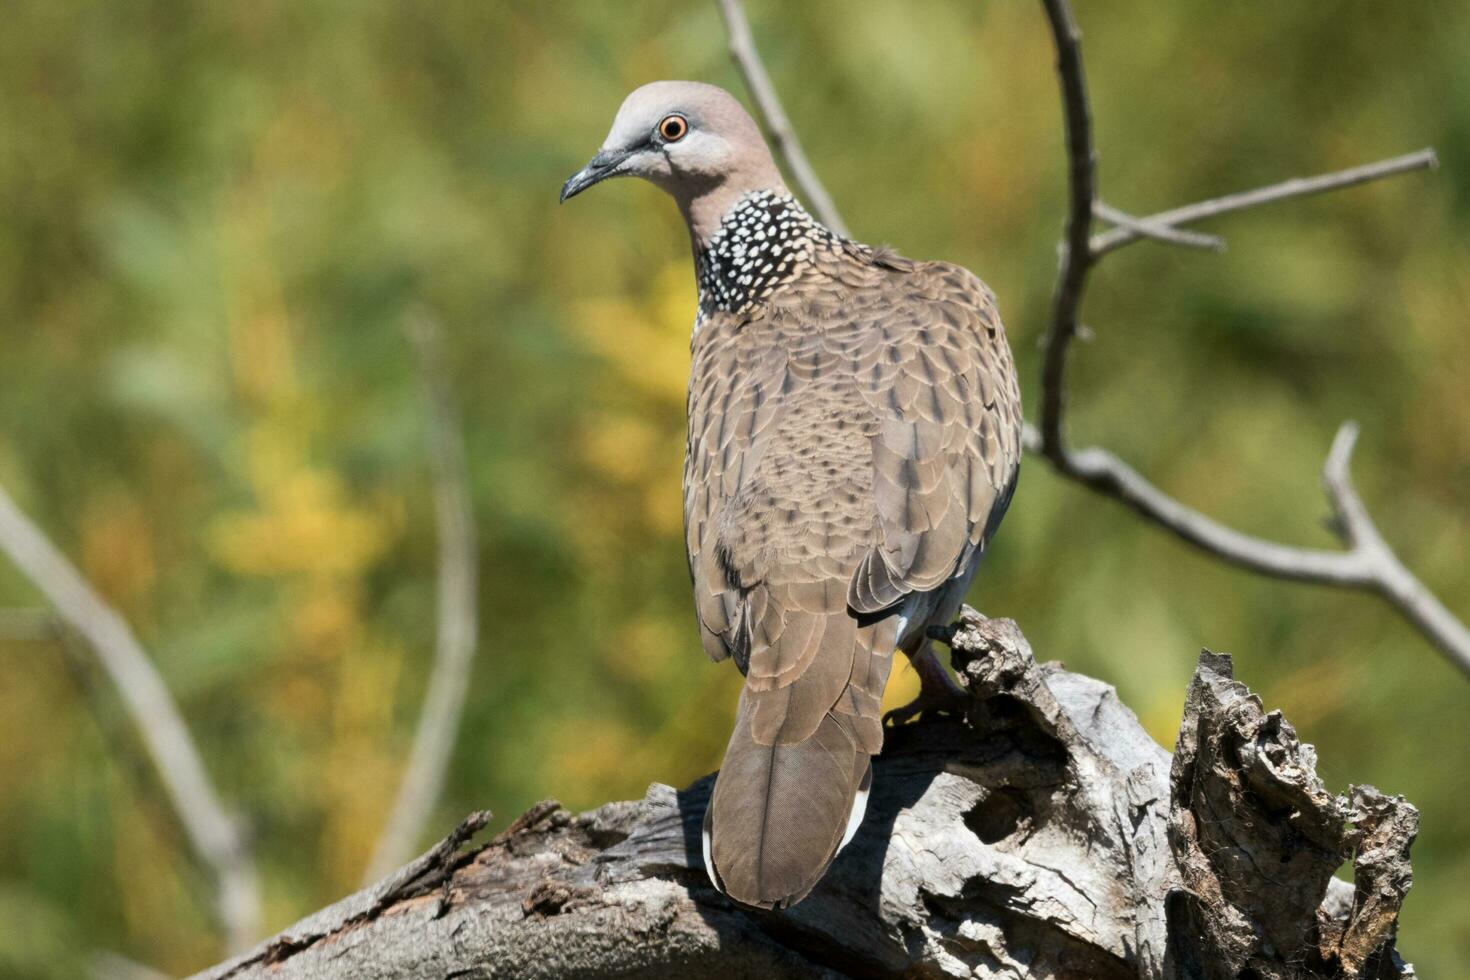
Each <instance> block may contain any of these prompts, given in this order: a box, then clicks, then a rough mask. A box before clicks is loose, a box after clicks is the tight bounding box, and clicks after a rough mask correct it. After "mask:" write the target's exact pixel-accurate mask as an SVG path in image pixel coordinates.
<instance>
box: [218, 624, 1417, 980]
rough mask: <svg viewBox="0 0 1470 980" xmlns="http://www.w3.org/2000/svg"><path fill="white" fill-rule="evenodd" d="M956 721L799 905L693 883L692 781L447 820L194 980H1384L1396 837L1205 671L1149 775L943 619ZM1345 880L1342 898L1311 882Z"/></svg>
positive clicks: (1387, 809) (1062, 675) (1402, 865)
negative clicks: (772, 908)
mask: <svg viewBox="0 0 1470 980" xmlns="http://www.w3.org/2000/svg"><path fill="white" fill-rule="evenodd" d="M950 632H951V635H949V636H948V637H947V639H948V640H949V642H950V644H951V647H952V650H953V651H954V663H955V667H956V669H957V671H958V672H959V675H960V679H961V682H962V683H963V684H965V686H966V687H967V688H968V689H969V691H970V692H971V694H972V701H971V703H970V707H969V712H968V717H967V718H965V719H963V720H957V719H939V720H926V721H923V722H920V723H918V724H914V725H908V726H905V727H902V728H898V729H894V730H892V731H890V733H889V736H888V744H887V746H886V747H885V749H884V752H883V755H882V756H881V757H880V758H879V759H878V760H877V763H876V773H875V778H874V785H873V796H872V798H871V800H870V801H869V805H868V815H867V819H866V821H865V822H864V824H863V827H862V829H861V830H860V831H859V833H858V835H857V837H856V838H855V839H854V840H853V842H852V844H851V845H850V846H849V847H848V848H847V849H846V850H845V851H844V852H843V853H842V855H841V856H840V857H839V859H838V861H837V862H836V863H835V864H834V865H833V867H832V870H831V871H830V872H829V874H828V876H827V878H826V879H825V880H824V881H823V883H822V884H821V885H820V886H819V887H818V889H817V890H816V891H815V892H813V893H812V895H811V896H810V897H809V898H808V899H807V900H806V901H804V902H802V903H801V904H800V905H798V906H796V907H795V908H793V909H789V910H786V911H784V912H779V913H762V912H754V911H750V910H746V909H742V908H739V907H737V906H735V905H733V904H731V903H730V902H729V901H728V900H726V899H725V898H723V897H722V896H720V895H719V894H718V893H716V892H715V891H714V890H713V889H712V888H711V887H710V885H709V882H708V881H707V879H706V878H705V874H704V870H703V865H702V862H701V857H700V836H699V831H700V826H701V822H702V820H703V814H704V807H705V804H706V802H707V800H708V796H709V791H710V786H711V782H712V780H711V779H710V778H709V777H706V778H705V779H702V780H699V781H698V782H696V783H694V784H693V785H691V786H689V787H688V788H686V789H684V790H677V791H676V790H675V789H673V788H672V787H669V786H663V785H659V784H655V785H654V786H652V787H651V788H650V789H649V791H648V794H647V795H646V796H645V797H644V798H643V799H642V800H637V801H628V802H620V803H609V804H607V805H605V806H602V807H599V808H598V809H596V810H592V811H589V812H587V813H582V814H577V815H573V814H571V813H568V812H567V811H565V810H563V809H562V808H561V807H559V806H558V805H556V804H555V803H554V802H550V801H548V802H547V803H544V804H540V805H538V806H537V807H533V808H532V809H531V810H530V811H528V812H527V813H526V814H524V815H522V816H521V817H520V818H518V819H517V820H516V821H515V822H514V823H513V824H512V825H511V826H510V827H509V828H507V829H506V830H505V831H504V832H502V833H501V834H500V835H499V836H497V837H495V838H494V839H493V840H491V841H490V842H489V843H487V844H485V845H483V846H480V847H476V848H469V849H466V848H465V846H464V845H465V844H466V842H467V841H468V840H469V838H470V837H472V836H473V834H474V833H475V832H476V831H477V830H479V829H480V828H481V827H483V826H484V823H485V822H486V820H487V819H488V817H487V815H485V814H483V813H481V814H474V815H472V816H471V817H470V818H469V819H468V820H466V822H465V823H463V824H461V826H460V827H459V828H457V829H456V831H455V833H454V834H451V835H450V837H449V838H446V840H445V841H444V842H442V843H441V844H440V845H439V846H438V847H436V848H435V849H434V850H432V851H430V852H429V853H428V854H426V855H424V856H423V857H421V858H419V859H418V860H417V861H415V862H412V863H411V864H409V865H407V866H405V867H404V868H403V869H400V871H398V872H397V873H395V874H394V875H393V876H390V877H389V878H388V879H385V880H384V881H383V882H380V883H379V884H377V885H375V886H373V887H372V888H369V889H364V890H363V891H361V892H358V893H357V894H355V895H353V896H350V897H349V898H347V899H344V900H343V901H342V902H339V903H338V904H336V905H334V906H331V907H329V908H326V909H323V910H322V911H320V912H318V913H316V914H315V915H313V916H311V917H309V918H307V919H304V920H302V921H301V922H300V923H298V924H296V925H295V926H292V927H291V928H290V929H287V930H286V931H285V932H283V933H281V934H280V935H279V936H277V937H275V938H274V939H271V940H268V941H267V942H265V943H263V944H261V945H260V946H259V947H257V948H256V949H255V950H253V951H251V952H250V953H247V954H245V955H244V956H241V957H238V958H236V959H234V960H232V961H229V962H227V963H223V964H221V965H219V966H217V967H215V968H213V969H211V970H208V971H206V972H205V973H203V974H201V976H202V977H208V978H211V980H225V978H254V977H272V978H279V980H289V978H302V980H307V978H326V977H334V978H335V977H353V978H366V980H391V978H406V977H444V978H449V977H463V978H470V977H476V978H478V977H594V976H595V977H606V976H639V977H654V978H658V977H670V978H672V977H688V976H691V975H696V971H704V972H706V973H708V974H709V975H712V976H719V977H731V978H740V977H752V978H753V977H842V976H859V977H949V976H954V977H963V976H983V977H1016V978H1021V977H1028V978H1029V977H1056V978H1084V977H1085V978H1096V980H1113V978H1131V977H1145V978H1171V980H1172V978H1178V980H1195V978H1198V980H1214V978H1226V977H1229V978H1242V980H1249V978H1258V980H1267V978H1278V977H1279V978H1298V977H1300V978H1315V977H1344V978H1358V977H1363V978H1373V980H1383V978H1395V977H1411V976H1413V972H1412V969H1411V968H1410V967H1408V966H1406V965H1405V964H1404V963H1403V962H1402V961H1401V960H1400V958H1399V957H1398V954H1397V953H1396V951H1395V948H1394V937H1395V930H1396V925H1397V919H1398V912H1399V908H1400V905H1401V904H1402V901H1403V897H1404V894H1405V892H1406V891H1407V890H1408V887H1409V884H1410V883H1411V881H1412V875H1411V872H1410V867H1409V859H1408V852H1409V846H1410V845H1411V844H1412V842H1413V839H1414V835H1415V833H1416V831H1417V821H1418V815H1417V812H1416V811H1415V810H1414V808H1413V807H1412V806H1410V805H1409V804H1407V803H1406V802H1404V801H1403V800H1402V799H1401V798H1397V797H1389V796H1385V795H1384V794H1382V793H1379V792H1378V791H1377V790H1375V789H1373V788H1372V787H1366V786H1364V787H1354V788H1352V789H1351V790H1350V791H1349V793H1348V794H1347V795H1346V796H1336V795H1333V794H1332V793H1330V792H1329V791H1327V790H1326V789H1325V788H1324V787H1323V785H1322V783H1321V781H1320V780H1318V779H1317V776H1316V771H1315V769H1316V757H1315V753H1314V752H1313V750H1312V748H1311V746H1309V745H1303V744H1301V743H1300V742H1299V741H1298V740H1297V737H1296V733H1295V731H1294V730H1293V729H1292V727H1291V725H1290V724H1288V723H1287V722H1286V721H1285V719H1283V718H1282V717H1281V715H1280V713H1279V712H1269V713H1268V712H1266V711H1265V710H1264V709H1263V708H1262V706H1261V703H1260V700H1259V699H1258V698H1256V697H1255V696H1254V695H1252V694H1250V692H1249V691H1248V690H1247V689H1246V688H1245V686H1244V685H1242V684H1240V683H1238V682H1236V681H1235V680H1234V679H1233V678H1232V676H1231V667H1230V659H1229V657H1228V656H1223V655H1217V654H1213V653H1210V652H1208V651H1206V652H1205V653H1204V654H1203V655H1202V656H1201V658H1200V662H1199V667H1198V669H1197V671H1196V673H1195V677H1194V681H1193V683H1192V684H1191V686H1190V689H1189V692H1188V696H1187V700H1186V704H1185V717H1184V723H1183V725H1182V727H1181V732H1180V736H1179V742H1178V746H1177V749H1176V752H1175V754H1174V756H1173V758H1172V760H1171V757H1170V755H1169V753H1168V752H1166V751H1165V750H1164V749H1163V748H1161V747H1160V746H1159V745H1157V744H1156V743H1155V742H1153V740H1152V739H1150V738H1149V736H1148V735H1147V734H1146V733H1145V732H1144V731H1143V729H1142V728H1141V727H1140V726H1139V724H1138V720H1137V718H1136V717H1135V716H1134V715H1133V713H1132V712H1131V711H1130V710H1129V709H1128V708H1127V707H1126V706H1125V705H1124V704H1123V703H1122V702H1121V701H1119V700H1118V698H1117V696H1116V694H1115V693H1114V691H1113V689H1112V688H1111V687H1109V686H1107V685H1106V684H1103V683H1102V682H1100V681H1097V680H1093V679H1092V678H1089V677H1084V676H1082V675H1080V674H1075V673H1072V672H1069V671H1067V670H1066V669H1065V668H1063V667H1062V666H1060V665H1058V664H1037V662H1036V661H1035V660H1034V659H1033V657H1032V655H1031V651H1030V648H1029V646H1028V645H1027V643H1026V640H1025V638H1024V637H1023V636H1022V635H1021V633H1020V631H1019V630H1018V629H1017V628H1016V626H1015V624H1014V623H1012V622H1011V621H1009V620H987V619H984V618H982V617H980V616H979V615H978V614H976V613H974V611H973V610H969V609H966V610H965V612H964V614H963V617H962V619H961V622H960V623H959V624H958V625H957V627H956V628H955V629H954V630H952V631H950ZM1348 859H1352V860H1353V862H1354V867H1355V881H1356V885H1348V884H1346V883H1344V882H1342V881H1340V880H1337V879H1334V878H1333V873H1334V872H1335V871H1336V870H1337V869H1338V868H1339V867H1340V866H1341V865H1342V864H1343V863H1344V861H1346V860H1348Z"/></svg>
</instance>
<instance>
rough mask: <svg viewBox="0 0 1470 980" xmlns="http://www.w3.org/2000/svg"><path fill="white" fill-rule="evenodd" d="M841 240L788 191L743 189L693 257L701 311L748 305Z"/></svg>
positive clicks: (744, 308)
mask: <svg viewBox="0 0 1470 980" xmlns="http://www.w3.org/2000/svg"><path fill="white" fill-rule="evenodd" d="M841 241H842V239H840V238H839V237H838V236H837V235H836V234H834V233H833V232H832V231H830V230H828V228H827V227H826V226H825V225H823V224H822V223H821V222H819V221H817V219H816V218H813V217H812V216H811V215H810V214H808V213H807V212H806V210H805V209H804V208H802V206H801V205H800V204H798V203H797V201H796V198H794V197H791V196H790V195H788V194H776V193H773V192H771V191H755V192H752V193H750V194H747V195H745V196H744V197H742V198H741V199H740V200H738V201H736V202H735V205H734V207H732V208H730V210H729V211H728V212H727V213H726V214H725V217H724V218H723V219H722V220H721V221H720V227H719V229H718V230H717V231H716V232H715V233H714V234H713V235H711V236H710V239H709V241H708V242H706V243H705V244H704V245H703V246H702V247H701V248H700V249H699V251H698V252H697V254H696V255H695V257H694V269H695V275H696V277H697V280H698V285H699V315H700V317H701V318H703V317H705V316H707V315H709V314H710V313H714V312H716V311H723V312H727V313H743V312H745V311H747V310H749V309H750V308H751V307H752V306H754V305H756V304H757V303H760V302H761V301H763V300H765V299H766V298H767V297H769V296H770V295H771V293H772V292H773V291H774V290H775V289H776V287H778V286H780V285H781V284H782V283H785V282H789V281H790V280H792V279H793V278H795V277H796V276H797V275H798V274H799V273H800V272H801V270H802V268H803V267H804V266H806V265H807V264H808V263H810V262H811V258H812V254H813V253H814V252H815V250H816V249H818V248H824V247H825V248H831V247H833V246H834V245H837V244H838V243H840V242H841Z"/></svg>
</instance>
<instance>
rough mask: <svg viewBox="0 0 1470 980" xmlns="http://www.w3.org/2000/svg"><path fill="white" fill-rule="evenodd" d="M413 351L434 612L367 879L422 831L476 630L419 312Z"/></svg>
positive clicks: (458, 458) (459, 514)
mask: <svg viewBox="0 0 1470 980" xmlns="http://www.w3.org/2000/svg"><path fill="white" fill-rule="evenodd" d="M408 333H409V336H410V338H411V339H412V340H413V344H414V348H415V351H416V353H417V355H418V363H419V375H420V377H421V379H422V386H423V391H424V400H425V403H426V410H425V421H426V425H427V429H428V440H429V453H430V457H431V460H432V466H433V473H434V510H435V515H436V519H437V524H438V534H439V582H438V590H439V612H438V620H439V623H438V635H437V638H436V641H435V651H434V669H433V673H432V674H431V675H430V678H429V687H428V691H427V693H426V694H425V695H424V706H423V709H422V711H421V713H420V715H419V727H418V731H417V732H416V733H415V735H414V740H413V748H412V750H411V751H410V752H409V757H408V765H407V766H406V768H405V769H404V773H403V782H402V783H401V784H400V785H399V787H398V798H397V799H396V800H394V802H393V809H392V811H391V813H390V814H389V816H388V822H387V823H386V824H385V825H384V828H383V833H382V836H381V837H379V839H378V844H377V848H376V849H375V850H374V852H373V857H372V860H371V861H370V862H369V863H368V870H367V875H366V881H367V882H368V883H371V882H373V881H376V880H378V879H379V878H381V877H383V876H384V875H385V874H387V873H388V872H389V871H392V870H393V869H394V868H396V867H398V865H400V864H402V863H403V862H404V861H405V860H407V858H408V857H409V855H410V854H412V853H413V848H414V846H415V844H416V843H417V841H418V838H419V836H420V835H421V834H422V833H423V828H424V825H425V824H426V823H427V822H428V819H429V816H430V814H431V813H432V812H433V809H434V805H435V804H436V803H437V802H438V801H439V795H440V793H441V792H443V789H444V779H445V774H446V773H447V771H448V769H449V762H450V758H451V756H452V754H453V752H454V743H455V739H456V737H457V735H458V733H459V723H460V719H461V718H462V717H463V715H464V702H465V695H466V693H467V692H468V690H469V683H470V668H471V667H472V666H473V664H474V659H475V640H476V636H477V635H478V632H479V608H478V603H477V592H478V588H479V570H478V566H477V561H476V559H477V553H476V542H477V540H478V539H477V537H476V533H475V519H474V513H473V511H472V509H471V506H470V492H469V477H468V476H467V475H466V472H465V461H464V439H463V437H462V436H461V434H460V425H459V417H458V414H457V413H456V412H455V410H454V405H453V399H452V398H451V397H450V393H449V371H448V367H447V365H446V363H445V357H444V340H443V337H442V335H441V331H440V329H439V325H438V323H437V322H436V321H435V320H434V319H433V318H432V317H430V316H429V315H427V314H425V313H419V314H417V315H415V316H413V317H412V318H411V319H410V320H409V322H408Z"/></svg>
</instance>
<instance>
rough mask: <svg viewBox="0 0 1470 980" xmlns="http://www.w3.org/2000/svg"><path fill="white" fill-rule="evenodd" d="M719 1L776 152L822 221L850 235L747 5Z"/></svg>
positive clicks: (737, 61) (733, 53)
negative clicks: (760, 45)
mask: <svg viewBox="0 0 1470 980" xmlns="http://www.w3.org/2000/svg"><path fill="white" fill-rule="evenodd" d="M716 2H717V3H718V4H719V7H720V15H721V16H722V17H723V18H724V20H725V30H726V32H727V33H728V34H729V36H730V57H731V58H732V59H733V60H734V61H735V67H737V68H739V69H740V75H741V77H742V78H744V79H745V87H746V88H747V89H749V90H750V97H751V98H752V99H753V100H755V107H756V110H757V112H759V114H760V117H761V121H762V122H764V123H765V126H766V131H767V132H769V133H770V136H771V142H772V143H773V144H775V149H776V153H777V154H778V155H779V156H780V157H781V158H783V159H784V160H785V161H786V168H787V169H788V170H790V171H791V176H792V179H794V180H795V181H796V186H797V189H798V190H800V191H801V196H802V197H804V198H806V201H807V203H808V204H810V205H811V207H812V210H813V211H815V212H816V213H817V217H818V218H819V219H821V222H822V224H824V225H826V226H827V227H828V228H831V229H832V230H833V231H835V232H837V234H839V235H841V236H842V237H844V238H846V237H847V225H846V223H844V222H843V220H842V215H841V214H839V213H838V211H837V205H835V204H833V203H832V195H830V194H828V193H827V188H826V187H824V186H823V185H822V181H821V179H820V178H819V177H817V172H816V171H815V170H813V169H812V165H811V163H810V162H809V161H808V160H807V158H806V153H805V152H804V151H803V150H802V148H801V141H800V140H798V139H797V138H796V130H795V129H794V128H793V127H792V125H791V120H790V119H788V118H787V116H786V110H785V109H783V108H782V107H781V98H780V96H778V95H777V94H776V86H775V85H774V84H772V83H771V76H770V75H769V74H767V72H766V66H765V62H763V61H762V60H761V55H760V51H758V50H757V49H756V46H755V39H754V37H752V36H751V33H750V21H749V20H747V19H746V17H745V7H744V6H743V5H742V4H741V2H740V0H716Z"/></svg>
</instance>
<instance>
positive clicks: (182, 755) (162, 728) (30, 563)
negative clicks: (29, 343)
mask: <svg viewBox="0 0 1470 980" xmlns="http://www.w3.org/2000/svg"><path fill="white" fill-rule="evenodd" d="M0 550H3V551H4V552H5V553H6V554H8V555H9V556H10V558H11V560H12V561H13V562H14V563H15V565H16V567H17V568H19V569H20V571H21V572H22V573H23V574H25V576H26V577H27V578H29V579H30V580H31V582H32V584H34V585H35V586H36V588H37V589H39V590H40V591H41V593H42V594H43V595H44V596H45V597H46V599H47V600H48V601H49V602H50V603H51V604H52V605H53V606H54V607H55V608H56V612H57V614H58V615H59V616H60V617H61V618H62V620H63V621H65V622H66V623H67V625H68V626H70V627H71V628H72V629H73V630H75V631H76V632H77V633H79V634H80V635H82V636H83V637H85V638H86V639H87V642H88V643H89V644H90V645H91V647H92V650H93V651H94V652H95V653H96V654H97V659H98V660H99V661H100V662H101V664H102V668H103V670H104V671H106V673H107V675H108V676H109V677H110V678H111V679H112V682H113V683H114V684H115V685H116V686H117V690H118V694H119V695H120V696H121V698H122V703H123V705H124V706H125V707H126V709H127V712H128V714H129V716H130V717H131V718H132V720H133V723H134V724H135V725H137V726H138V730H139V732H141V733H142V736H143V742H144V744H145V745H146V746H147V748H148V753H149V755H150V756H151V757H152V759H153V764H154V766H155V767H156V768H157V769H158V774H159V777H160V779H161V780H162V782H163V786H164V789H165V791H166V792H167V793H168V796H169V800H170V801H171V802H172V803H173V807H174V811H175V812H176V813H177V814H178V816H179V821H180V823H182V824H183V826H184V831H185V833H186V834H187V835H188V837H189V842H190V844H191V845H192V846H193V848H194V852H195V853H196V854H197V855H198V857H199V859H200V861H202V862H203V863H204V864H205V865H206V866H207V867H208V868H209V869H210V870H211V871H212V872H213V874H214V877H215V884H216V888H217V897H216V902H217V906H218V910H219V917H220V921H221V923H222V924H223V925H224V927H225V932H226V937H227V941H228V943H229V947H230V949H231V950H232V951H238V950H241V949H244V948H245V947H246V946H248V945H249V944H250V943H251V942H253V941H254V939H255V936H256V932H257V927H258V924H259V921H260V891H259V885H258V883H257V880H256V873H255V863H254V859H253V858H252V856H251V853H250V845H249V843H248V841H247V840H246V835H245V833H244V829H243V827H242V826H241V824H240V822H239V821H238V820H236V819H235V818H234V817H233V816H232V815H231V814H230V813H229V812H228V811H227V810H226V809H225V807H224V805H223V804H222V803H221V802H220V799H219V796H218V794H217V793H216V792H215V789H214V786H213V784H212V783H211V782H210V780H209V775H208V773H207V772H206V771H205V769H204V763H203V762H202V761H201V759H200V756H199V750H198V749H197V748H196V747H195V745H194V739H193V737H192V736H191V735H190V734H189V728H188V726H187V725H186V724H185V723H184V719H183V717H182V715H180V713H179V709H178V706H177V705H176V704H175V703H174V700H173V697H172V696H171V695H170V694H169V692H168V688H167V687H166V686H165V685H164V683H163V678H162V677H160V676H159V674H158V671H157V670H156V669H155V668H154V666H153V663H152V661H150V660H149V659H148V654H147V653H145V652H144V650H143V647H142V645H141V644H140V643H139V642H138V640H137V638H136V637H135V636H134V635H133V631H132V630H131V629H130V628H129V627H128V625H127V623H126V622H125V621H124V620H123V618H122V616H120V615H119V614H118V613H117V611H116V610H114V609H113V608H112V607H111V606H109V605H108V604H107V603H106V602H105V601H104V600H103V599H102V597H101V596H99V595H98V594H97V592H96V591H95V590H94V589H93V588H92V587H91V585H89V584H88V583H87V581H86V580H85V579H84V578H83V577H82V575H81V573H80V572H78V571H77V570H76V568H75V567H74V566H73V565H72V564H71V562H69V561H67V559H66V557H65V556H64V555H62V553H61V552H60V550H58V549H57V548H56V546H55V545H53V544H52V543H51V541H50V540H49V539H48V538H47V537H46V535H45V534H44V533H43V532H42V531H41V529H40V528H39V527H37V526H36V525H35V524H34V523H32V521H31V520H30V518H28V517H26V515H25V514H24V513H22V512H21V510H20V508H19V507H17V506H16V504H15V502H14V501H13V500H12V499H11V498H10V495H9V494H8V493H6V492H5V490H4V489H3V488H0Z"/></svg>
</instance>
